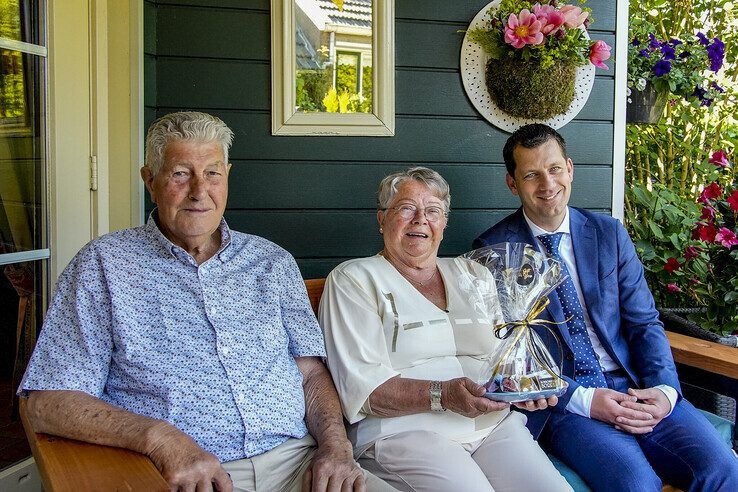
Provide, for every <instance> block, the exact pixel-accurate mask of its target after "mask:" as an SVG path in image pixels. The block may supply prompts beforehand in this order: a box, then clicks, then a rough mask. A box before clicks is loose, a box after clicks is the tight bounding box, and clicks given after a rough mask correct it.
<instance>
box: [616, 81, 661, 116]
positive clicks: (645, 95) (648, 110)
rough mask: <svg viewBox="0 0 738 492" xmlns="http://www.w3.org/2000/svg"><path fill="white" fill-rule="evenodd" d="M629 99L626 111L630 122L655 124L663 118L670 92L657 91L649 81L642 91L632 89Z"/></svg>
mask: <svg viewBox="0 0 738 492" xmlns="http://www.w3.org/2000/svg"><path fill="white" fill-rule="evenodd" d="M629 99H630V102H629V103H628V106H627V108H626V113H625V119H626V121H627V122H628V123H647V124H655V123H658V122H659V120H661V115H662V114H663V113H664V106H665V105H666V101H667V100H668V99H669V94H667V93H659V92H656V89H654V87H653V85H651V83H650V82H647V83H646V87H645V88H644V89H643V90H642V91H639V90H636V89H631V92H630V98H629Z"/></svg>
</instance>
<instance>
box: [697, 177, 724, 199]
mask: <svg viewBox="0 0 738 492" xmlns="http://www.w3.org/2000/svg"><path fill="white" fill-rule="evenodd" d="M722 194H723V190H722V189H721V188H720V185H719V184H717V183H715V182H712V183H710V185H709V186H708V187H707V188H705V189H704V190H702V193H700V197H699V198H698V199H697V201H698V202H700V203H704V204H705V205H707V204H708V203H709V201H710V200H714V199H715V198H720V195H722Z"/></svg>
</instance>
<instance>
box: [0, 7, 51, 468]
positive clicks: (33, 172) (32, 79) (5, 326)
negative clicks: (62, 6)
mask: <svg viewBox="0 0 738 492" xmlns="http://www.w3.org/2000/svg"><path fill="white" fill-rule="evenodd" d="M45 14H46V11H45V2H43V1H40V0H36V1H33V0H0V470H2V469H4V468H7V467H8V466H10V465H12V464H14V463H16V462H18V461H21V460H23V459H25V458H27V457H28V456H30V450H29V448H28V444H27V442H26V438H25V434H24V432H23V428H22V426H21V424H20V419H19V417H18V399H17V398H16V397H15V391H16V389H17V387H18V384H19V383H20V378H21V377H22V376H23V372H24V371H25V368H26V365H27V363H28V359H29V357H30V355H31V351H32V350H33V347H34V344H35V342H36V336H37V333H38V330H39V328H40V327H41V322H42V316H43V313H44V311H45V308H46V294H47V291H48V280H49V279H48V259H49V256H50V250H49V244H48V199H47V146H48V135H47V128H46V64H47V49H46V33H45V25H46V24H45V22H46V15H45Z"/></svg>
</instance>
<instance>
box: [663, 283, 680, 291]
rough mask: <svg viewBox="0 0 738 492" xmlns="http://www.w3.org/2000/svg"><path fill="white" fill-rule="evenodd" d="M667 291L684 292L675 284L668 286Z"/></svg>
mask: <svg viewBox="0 0 738 492" xmlns="http://www.w3.org/2000/svg"><path fill="white" fill-rule="evenodd" d="M666 289H667V290H668V291H669V292H681V291H682V289H680V288H679V286H678V285H677V284H675V283H671V284H666Z"/></svg>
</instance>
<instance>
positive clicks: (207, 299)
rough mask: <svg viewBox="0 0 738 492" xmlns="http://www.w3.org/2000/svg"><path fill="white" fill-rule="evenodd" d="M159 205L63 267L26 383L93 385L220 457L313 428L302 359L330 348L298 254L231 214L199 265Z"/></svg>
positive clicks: (257, 449) (26, 386)
mask: <svg viewBox="0 0 738 492" xmlns="http://www.w3.org/2000/svg"><path fill="white" fill-rule="evenodd" d="M154 214H155V212H154V213H152V216H151V217H150V218H149V220H148V223H147V224H146V225H145V226H141V227H137V228H133V229H127V230H123V231H118V232H114V233H111V234H107V235H105V236H102V237H100V238H98V239H95V240H94V241H92V242H90V243H89V244H87V245H86V246H85V247H84V248H83V249H82V250H81V251H80V252H79V253H78V254H77V255H76V256H75V258H74V259H73V260H72V262H71V263H70V264H69V266H68V267H67V268H66V269H65V270H64V272H63V273H62V275H61V276H60V277H59V281H58V284H57V292H56V295H55V297H54V300H53V302H52V305H51V307H50V308H49V311H48V313H47V316H46V320H45V322H44V325H43V329H42V331H41V335H40V337H39V340H38V344H37V345H36V349H35V351H34V353H33V356H32V357H31V361H30V363H29V366H28V369H27V371H26V374H25V376H24V378H23V381H22V382H21V385H20V388H19V392H23V391H28V390H78V391H83V392H85V393H89V394H90V395H93V396H95V397H98V398H101V399H102V400H104V401H106V402H108V403H111V404H113V405H116V406H119V407H122V408H124V409H126V410H129V411H131V412H135V413H137V414H141V415H145V416H148V417H153V418H159V419H164V420H167V421H168V422H170V423H171V424H173V425H175V426H176V427H178V428H179V429H181V430H182V431H183V432H185V433H186V434H188V435H189V436H191V437H192V438H193V439H194V440H195V441H196V442H197V443H198V444H199V445H200V446H201V447H202V448H203V449H205V450H206V451H209V452H211V453H213V454H215V455H216V456H217V457H218V458H219V459H220V460H221V461H232V460H235V459H241V458H244V457H251V456H254V455H257V454H261V453H263V452H266V451H268V450H270V449H272V448H274V447H276V446H278V445H279V444H281V443H282V442H284V441H286V440H287V439H288V438H290V437H295V438H302V437H304V436H305V435H306V433H307V428H306V427H305V422H304V416H305V403H304V395H303V391H302V375H301V373H300V371H299V369H298V368H297V365H296V363H295V360H294V358H295V357H303V356H319V357H324V356H325V349H324V346H323V338H322V335H321V331H320V327H319V326H318V323H317V321H316V320H315V316H314V315H313V311H312V309H311V308H310V303H309V301H308V298H307V295H306V293H305V286H304V284H303V281H302V278H301V276H300V272H299V270H298V268H297V265H296V263H295V261H294V259H293V258H292V256H290V254H289V253H287V252H286V251H285V250H283V249H282V248H280V247H279V246H276V245H275V244H273V243H271V242H269V241H267V240H266V239H263V238H260V237H258V236H252V235H248V234H242V233H239V232H235V231H230V230H229V228H228V226H227V225H226V223H225V221H224V220H223V221H222V222H221V225H220V231H221V237H222V241H221V248H220V250H219V251H218V252H217V253H216V254H215V255H214V256H213V257H212V258H210V259H209V260H207V261H206V262H204V263H203V264H201V265H199V266H198V265H197V263H196V262H195V260H194V259H193V258H192V257H191V256H190V255H189V254H187V253H186V252H185V251H184V250H183V249H182V248H180V247H178V246H175V245H174V244H172V243H171V242H170V241H169V240H168V239H167V238H166V237H164V236H163V235H162V234H161V232H160V231H159V229H158V227H157V225H156V222H155V220H154V218H153V217H154Z"/></svg>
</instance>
